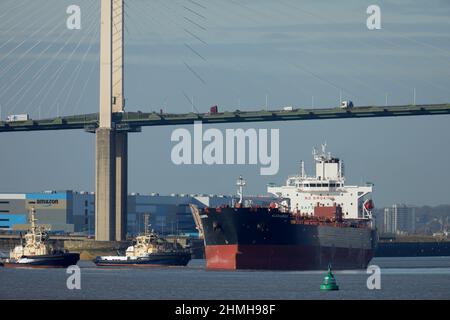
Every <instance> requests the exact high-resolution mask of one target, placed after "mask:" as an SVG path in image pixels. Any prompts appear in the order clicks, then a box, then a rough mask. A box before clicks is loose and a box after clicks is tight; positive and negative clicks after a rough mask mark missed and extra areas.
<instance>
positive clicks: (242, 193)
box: [236, 176, 245, 204]
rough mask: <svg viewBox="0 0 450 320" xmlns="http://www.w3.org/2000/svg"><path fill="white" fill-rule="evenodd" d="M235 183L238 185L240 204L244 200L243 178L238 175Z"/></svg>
mask: <svg viewBox="0 0 450 320" xmlns="http://www.w3.org/2000/svg"><path fill="white" fill-rule="evenodd" d="M236 185H237V186H238V187H239V190H238V196H239V204H242V202H243V200H244V187H245V180H244V178H242V176H239V180H238V181H237V183H236Z"/></svg>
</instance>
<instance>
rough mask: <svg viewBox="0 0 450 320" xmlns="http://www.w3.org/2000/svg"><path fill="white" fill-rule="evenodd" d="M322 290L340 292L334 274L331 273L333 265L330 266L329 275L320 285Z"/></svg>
mask: <svg viewBox="0 0 450 320" xmlns="http://www.w3.org/2000/svg"><path fill="white" fill-rule="evenodd" d="M320 290H327V291H330V290H339V286H338V285H337V283H336V279H335V278H334V275H333V272H331V264H328V273H327V275H326V276H325V278H324V279H323V282H322V284H321V285H320Z"/></svg>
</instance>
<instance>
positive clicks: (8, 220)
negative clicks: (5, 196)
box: [0, 214, 28, 230]
mask: <svg viewBox="0 0 450 320" xmlns="http://www.w3.org/2000/svg"><path fill="white" fill-rule="evenodd" d="M26 223H28V221H27V215H26V214H0V227H1V229H3V230H5V229H12V228H13V226H14V225H16V224H26Z"/></svg>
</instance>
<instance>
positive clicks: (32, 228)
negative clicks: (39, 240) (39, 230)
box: [30, 207, 37, 241]
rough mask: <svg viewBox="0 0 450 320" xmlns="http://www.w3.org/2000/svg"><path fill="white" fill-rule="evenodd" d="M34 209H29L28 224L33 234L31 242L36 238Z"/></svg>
mask: <svg viewBox="0 0 450 320" xmlns="http://www.w3.org/2000/svg"><path fill="white" fill-rule="evenodd" d="M36 221H37V220H36V209H35V208H34V207H31V209H30V224H31V233H32V234H33V241H34V240H35V237H36Z"/></svg>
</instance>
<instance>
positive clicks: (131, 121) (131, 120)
mask: <svg viewBox="0 0 450 320" xmlns="http://www.w3.org/2000/svg"><path fill="white" fill-rule="evenodd" d="M439 114H441V115H442V114H450V104H433V105H403V106H390V107H377V106H367V107H355V108H353V109H351V110H348V109H341V108H326V109H294V110H292V111H284V110H261V111H239V110H236V111H234V112H220V113H217V114H209V113H185V114H169V113H165V114H159V113H156V112H152V113H143V112H124V113H117V114H114V117H113V118H114V123H115V125H116V128H117V129H118V130H125V131H138V130H140V128H141V127H146V126H168V125H182V124H192V123H194V122H195V121H202V122H203V123H233V122H261V121H292V120H324V119H346V118H374V117H400V116H424V115H439ZM97 127H98V114H96V113H94V114H85V115H78V116H68V117H59V118H51V119H44V120H29V121H23V122H10V123H8V122H2V121H0V132H17V131H40V130H74V129H85V130H88V131H94V130H95V129H96V128H97Z"/></svg>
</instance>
